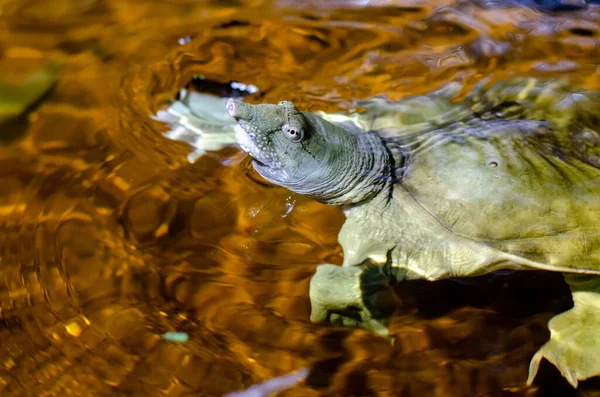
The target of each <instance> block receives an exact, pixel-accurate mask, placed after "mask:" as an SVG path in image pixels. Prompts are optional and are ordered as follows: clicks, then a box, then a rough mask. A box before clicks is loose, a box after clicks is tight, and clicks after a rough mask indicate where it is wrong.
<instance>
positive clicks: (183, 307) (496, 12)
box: [0, 0, 600, 397]
mask: <svg viewBox="0 0 600 397" xmlns="http://www.w3.org/2000/svg"><path fill="white" fill-rule="evenodd" d="M479 3H481V2H479ZM0 6H1V8H0V10H1V12H2V14H1V19H0V56H1V57H2V59H1V60H0V69H1V70H2V71H3V72H2V76H0V80H3V79H9V78H10V76H12V75H11V73H18V72H23V71H25V70H27V68H28V67H32V65H34V66H36V65H39V66H40V67H45V65H49V64H53V63H58V64H60V65H61V66H60V70H59V72H58V75H57V81H56V84H55V86H54V87H53V89H52V90H51V91H50V92H49V93H48V94H47V95H46V96H45V97H44V98H43V100H42V101H41V102H39V103H38V105H37V106H36V107H35V108H34V111H33V112H32V113H29V114H28V115H27V116H26V117H22V118H20V119H17V120H14V119H13V120H11V121H9V122H6V123H4V124H3V126H2V130H1V131H0V134H2V137H1V139H0V140H1V144H0V320H1V321H0V395H2V396H3V397H4V396H7V397H8V396H46V395H60V396H65V395H74V396H92V395H98V396H128V395H131V396H158V395H168V396H220V395H222V394H224V393H227V392H231V391H235V390H240V389H242V388H245V387H248V386H250V385H252V384H255V383H257V382H260V381H263V380H266V379H269V378H272V377H274V376H278V375H282V374H285V373H288V372H291V371H294V370H296V369H298V368H301V367H308V368H310V369H311V373H310V375H309V377H308V378H307V380H306V382H305V383H303V384H301V385H298V386H297V387H295V388H292V389H290V390H288V391H286V392H283V393H282V394H281V395H283V396H290V397H291V396H330V395H331V396H352V395H357V396H358V395H360V396H492V395H493V396H542V395H560V396H574V395H580V396H594V395H600V383H599V382H598V381H595V380H592V381H588V382H584V383H583V384H582V385H581V386H580V390H579V391H578V392H575V391H574V390H572V389H570V388H569V387H568V385H567V384H566V382H565V381H564V380H563V379H562V378H561V377H560V376H559V374H558V372H557V371H556V370H555V369H554V368H553V367H551V366H550V365H545V366H544V367H543V369H542V373H541V375H540V376H539V378H538V380H537V382H536V384H535V386H534V387H531V388H525V387H524V383H525V379H526V374H527V366H528V363H529V360H530V358H531V356H532V355H533V353H534V352H535V351H536V350H537V348H538V347H539V346H541V345H542V344H543V343H544V342H545V341H546V340H547V338H548V331H547V330H546V322H547V320H548V319H549V318H550V317H552V316H553V315H554V314H555V313H558V312H560V311H563V310H565V309H566V308H568V307H569V306H570V305H571V301H570V296H569V294H568V290H567V288H566V287H565V285H564V284H563V283H562V279H561V276H560V275H557V274H545V273H537V272H532V273H515V274H512V275H490V276H487V277H482V278H477V279H472V280H449V281H444V282H440V283H435V284H431V283H425V282H418V283H412V284H408V285H404V286H402V289H400V290H399V291H398V293H399V295H400V296H401V298H402V299H403V301H404V304H403V306H402V307H400V308H399V309H398V311H397V313H396V314H395V316H394V318H393V324H392V327H391V329H392V333H393V334H395V336H396V342H395V344H394V346H390V345H389V344H388V343H387V342H386V341H385V340H383V339H380V338H378V337H375V336H373V335H371V334H369V333H367V332H365V331H361V330H351V329H339V328H337V329H336V328H333V327H328V326H325V325H313V324H311V323H310V321H309V311H310V306H309V300H308V282H309V279H310V277H311V275H312V274H313V272H314V269H315V266H316V265H317V264H319V263H322V262H330V263H340V262H341V258H340V254H341V251H340V249H339V247H338V246H337V232H338V230H339V227H340V226H341V224H342V222H343V215H342V214H341V212H340V211H338V210H336V209H333V208H329V207H326V206H323V205H320V204H318V203H315V202H313V201H310V200H307V199H304V198H302V197H298V196H295V195H292V194H290V193H289V192H287V191H285V190H283V189H281V188H276V187H271V186H265V185H261V184H260V183H257V182H256V181H255V180H254V179H253V178H250V177H249V176H248V175H247V174H248V170H247V167H244V162H243V158H244V155H243V154H241V153H240V152H239V151H238V150H237V149H235V148H230V149H225V150H222V151H220V152H218V153H210V154H208V155H207V156H205V157H203V158H202V159H201V160H199V161H198V162H196V163H195V164H189V163H188V162H187V160H186V154H187V153H188V152H189V151H190V149H189V148H188V147H187V146H186V145H185V144H184V143H179V142H174V141H170V140H168V139H166V138H164V137H163V136H162V132H164V131H165V130H166V129H167V128H166V126H164V125H163V124H161V123H159V122H156V121H153V120H151V119H150V117H149V116H150V115H151V114H154V113H155V112H156V111H157V110H159V109H161V108H163V107H164V105H165V101H166V100H168V99H169V98H171V97H173V96H174V95H175V94H176V92H177V91H178V90H179V89H180V88H181V87H183V86H185V85H186V84H187V83H188V82H189V81H190V80H191V79H192V77H193V76H194V75H196V74H200V75H203V76H206V77H207V78H208V79H211V80H214V81H220V82H227V81H230V80H238V81H242V82H244V83H248V84H254V85H256V86H257V87H258V88H259V89H260V92H259V93H258V94H255V95H252V96H249V97H248V100H249V101H251V102H262V101H265V102H278V101H280V100H282V99H288V100H292V101H295V102H296V103H297V105H298V106H299V107H301V108H304V109H307V110H317V109H318V110H325V111H334V110H340V109H344V108H347V107H348V106H349V105H350V101H351V100H352V99H361V98H367V97H370V96H373V95H387V96H389V97H390V98H401V97H403V96H406V95H412V94H417V93H424V92H427V91H430V90H432V89H435V88H437V87H438V86H439V85H440V84H441V83H443V82H448V81H453V80H460V81H463V82H464V83H465V84H466V85H467V86H471V85H473V84H474V83H476V82H477V81H478V80H479V79H480V78H482V77H485V76H488V75H492V76H494V77H498V78H500V77H504V76H509V75H524V74H526V75H537V76H545V77H560V78H563V79H566V80H569V81H571V82H572V83H574V84H580V85H583V86H586V87H587V88H600V72H599V65H600V46H599V44H600V42H599V37H600V23H599V21H600V8H598V7H596V6H592V5H590V6H587V8H586V9H585V10H584V11H574V12H565V13H562V14H548V13H540V12H538V11H534V10H532V9H529V8H523V7H513V8H498V7H481V6H479V5H477V3H473V2H469V1H462V0H461V1H458V2H455V1H443V0H435V1H427V2H424V1H417V0H405V1H398V2H393V1H371V2H369V1H358V0H357V1H347V2H342V1H337V0H336V1H328V2H325V1H316V0H315V1H308V0H304V1H298V0H296V1H294V0H282V1H280V2H278V3H268V2H266V1H257V2H250V1H235V0H228V1H216V0H215V1H192V0H170V1H158V0H145V1H142V0H59V1H53V2H49V1H46V0H28V1H25V0H20V1H8V2H7V1H0ZM3 76H4V77H3ZM167 331H183V332H187V333H188V334H189V336H190V340H189V341H188V342H185V343H173V342H169V341H165V340H163V339H161V336H160V335H161V334H163V333H164V332H167Z"/></svg>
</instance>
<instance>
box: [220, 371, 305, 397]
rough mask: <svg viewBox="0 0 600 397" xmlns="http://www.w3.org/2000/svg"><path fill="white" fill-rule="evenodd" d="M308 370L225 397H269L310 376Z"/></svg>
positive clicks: (268, 381) (279, 377) (280, 377)
mask: <svg viewBox="0 0 600 397" xmlns="http://www.w3.org/2000/svg"><path fill="white" fill-rule="evenodd" d="M308 373H309V370H308V368H302V369H300V370H298V371H296V372H292V373H291V374H287V375H282V376H278V377H276V378H273V379H269V380H267V381H265V382H263V383H259V384H257V385H254V386H250V387H249V388H247V389H246V390H244V391H240V392H234V393H228V394H226V395H225V396H223V397H267V396H270V395H272V394H273V393H277V392H280V391H282V390H285V389H287V388H289V387H292V386H294V385H295V384H297V383H298V382H300V381H302V380H304V379H305V378H306V377H307V376H308Z"/></svg>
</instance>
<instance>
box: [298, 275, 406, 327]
mask: <svg viewBox="0 0 600 397" xmlns="http://www.w3.org/2000/svg"><path fill="white" fill-rule="evenodd" d="M310 301H311V315H310V319H311V321H312V322H315V323H317V322H330V323H332V324H334V325H339V326H345V327H359V328H364V329H367V330H369V331H371V332H374V333H376V334H378V335H382V336H387V335H388V328H387V324H388V320H389V317H390V316H391V314H392V312H393V311H394V308H395V295H394V292H393V290H392V289H391V288H390V287H389V281H388V279H387V277H386V276H385V275H384V274H383V272H382V271H381V267H380V266H346V267H341V266H335V265H330V264H324V265H319V266H318V267H317V271H316V273H315V275H314V276H313V278H312V279H311V281H310Z"/></svg>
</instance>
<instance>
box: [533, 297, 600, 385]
mask: <svg viewBox="0 0 600 397" xmlns="http://www.w3.org/2000/svg"><path fill="white" fill-rule="evenodd" d="M573 301H574V302H575V305H574V307H573V308H572V309H570V310H568V311H566V312H564V313H561V314H559V315H557V316H555V317H553V318H552V319H551V320H550V321H549V322H548V328H549V329H550V340H549V341H548V342H546V344H545V345H544V346H542V347H541V348H540V350H538V352H537V353H536V354H535V355H534V356H533V358H532V359H531V363H530V364H529V378H528V379H527V384H528V385H530V384H531V383H532V382H533V380H534V378H535V376H536V374H537V372H538V368H539V365H540V362H541V360H542V359H543V358H545V359H546V360H548V361H550V362H551V363H552V364H554V365H555V366H556V367H557V368H558V369H559V370H560V372H561V374H562V375H563V376H564V377H565V379H567V381H568V382H569V383H570V384H571V386H573V387H574V388H577V384H578V382H579V381H580V380H585V379H588V378H591V377H593V376H600V294H598V293H595V292H575V293H573Z"/></svg>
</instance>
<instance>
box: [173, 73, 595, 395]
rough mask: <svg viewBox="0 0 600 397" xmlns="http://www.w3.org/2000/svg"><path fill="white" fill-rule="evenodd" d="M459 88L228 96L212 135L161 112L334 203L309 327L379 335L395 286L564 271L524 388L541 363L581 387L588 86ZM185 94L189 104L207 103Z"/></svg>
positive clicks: (591, 275) (588, 244) (587, 306)
mask: <svg viewBox="0 0 600 397" xmlns="http://www.w3.org/2000/svg"><path fill="white" fill-rule="evenodd" d="M458 89H460V87H456V86H454V85H449V86H447V87H445V88H443V89H441V90H439V91H437V92H434V93H432V94H430V95H427V96H418V97H411V98H406V99H403V100H401V101H397V102H392V101H387V100H383V99H372V100H368V101H362V102H359V103H358V106H360V108H362V109H363V111H361V112H354V113H352V114H349V115H343V114H329V115H327V114H321V113H319V114H314V113H310V112H302V111H300V110H298V109H296V107H295V106H294V105H293V104H292V103H291V102H287V101H283V102H280V103H279V104H277V105H271V104H261V105H250V104H247V103H244V102H243V101H240V100H234V99H230V100H229V101H228V102H227V103H226V104H225V102H223V105H224V108H225V109H226V111H227V113H229V115H230V116H231V117H232V120H231V121H230V122H227V123H226V124H222V123H221V124H218V123H216V122H214V120H216V119H212V120H213V125H217V124H218V128H216V129H212V130H211V128H210V126H211V121H210V117H209V116H207V114H206V113H205V114H202V112H201V111H199V112H196V113H190V114H188V116H187V117H186V118H185V120H186V121H185V123H187V125H186V126H185V127H182V126H181V124H182V123H183V121H181V120H182V119H181V118H180V117H179V118H178V117H176V116H175V115H172V114H171V115H169V117H164V116H165V115H167V113H168V111H167V112H166V113H163V117H162V118H163V119H166V120H167V121H169V122H170V123H171V124H172V125H173V126H176V127H175V130H174V131H175V132H174V133H177V131H179V132H181V131H183V130H185V131H187V134H188V139H187V140H188V141H191V142H192V143H196V146H197V147H198V146H202V144H201V140H202V139H204V140H208V141H211V142H214V141H220V142H221V143H223V144H227V143H233V137H234V136H235V138H236V140H237V142H238V144H239V145H240V146H241V148H242V149H243V150H244V151H246V152H247V153H248V154H249V155H250V156H251V157H252V158H253V167H254V168H255V170H256V171H257V172H258V173H259V174H260V175H262V176H263V177H264V178H266V179H267V180H269V181H270V182H272V183H274V184H277V185H280V186H283V187H285V188H287V189H289V190H291V191H294V192H296V193H299V194H303V195H306V196H308V197H312V198H314V199H316V200H318V201H320V202H322V203H325V204H329V205H333V206H337V207H341V208H344V209H345V212H346V216H347V218H346V222H345V223H344V225H343V227H342V229H341V231H340V233H339V243H340V244H341V246H342V248H343V252H344V261H343V265H342V266H341V267H340V266H335V265H331V264H322V265H319V266H318V267H317V270H316V274H315V275H314V276H313V278H312V280H311V283H310V300H311V306H312V312H311V320H312V321H314V322H322V321H329V322H332V323H334V324H338V325H344V326H356V327H363V328H366V329H369V330H371V331H373V332H376V333H378V334H383V335H385V334H386V333H387V321H388V318H389V316H390V313H391V309H392V307H393V304H392V299H391V298H392V297H393V296H392V295H391V294H392V292H391V291H392V290H391V288H390V286H393V285H394V286H395V285H397V284H399V283H401V282H402V281H403V280H411V279H420V278H424V279H427V280H439V279H443V278H447V277H466V276H476V275H481V274H484V273H487V272H491V271H495V270H498V269H503V268H505V269H506V268H508V269H523V270H525V269H543V270H548V271H556V272H562V273H563V274H564V276H565V279H566V281H567V283H568V284H569V286H570V288H571V290H572V293H573V301H574V307H573V308H572V309H570V310H568V311H566V312H564V313H561V314H558V315H557V316H555V317H554V318H552V319H551V320H550V322H549V324H548V325H549V328H550V331H551V337H550V340H549V341H548V342H547V343H546V344H545V345H544V346H543V347H542V348H541V349H540V350H539V351H538V352H537V353H536V354H535V356H534V357H533V359H532V361H531V364H530V368H529V379H528V382H529V383H531V382H532V381H533V379H534V377H535V375H536V373H537V371H538V366H539V364H540V361H541V360H542V359H543V358H546V359H547V360H549V361H550V362H552V363H553V364H554V365H555V366H556V367H558V369H559V370H560V371H561V373H562V375H563V376H564V377H565V378H566V379H567V380H568V381H569V383H570V384H571V385H573V386H574V387H577V384H578V381H579V380H584V379H587V378H589V377H593V376H597V375H600V277H599V276H598V274H600V137H599V135H598V133H597V131H596V130H597V129H598V128H599V126H600V124H599V119H600V113H599V110H600V92H596V91H585V90H581V89H576V88H574V87H571V86H569V85H567V84H565V83H563V82H559V81H540V80H536V79H528V78H520V79H515V80H510V81H504V82H498V83H495V84H494V85H491V86H490V87H487V86H486V85H485V84H483V83H482V84H480V85H479V86H478V87H476V88H475V89H474V90H473V91H472V92H471V93H470V94H469V95H468V96H467V97H466V98H465V99H464V100H462V101H460V102H459V103H456V101H454V100H453V98H454V97H455V95H456V93H457V92H458V91H457V90H458ZM194 95H197V96H196V97H194V96H190V97H188V98H184V101H188V105H190V102H195V103H194V104H193V105H194V106H190V108H193V107H195V108H196V109H201V108H202V107H203V106H202V104H203V103H205V102H206V104H208V102H211V101H213V102H214V101H215V99H210V98H209V97H206V96H202V95H199V94H194ZM181 103H182V102H178V104H179V105H181ZM207 108H210V106H208V107H207ZM196 116H197V117H196ZM217 119H219V120H222V119H223V118H222V115H219V117H218V118H217ZM190 120H191V121H190ZM178 123H179V124H178ZM183 124H184V123H183ZM190 126H191V127H190ZM190 131H191V132H190ZM190 134H191V135H195V136H196V138H194V139H191V140H190V139H189V136H191V135H190ZM198 134H199V135H198ZM180 135H181V134H180ZM183 135H185V134H183ZM171 137H172V138H177V136H171ZM217 137H219V138H217ZM180 138H181V137H180ZM200 138H201V139H200ZM182 139H184V140H185V139H186V138H185V137H184V138H182ZM211 139H212V140H211ZM213 147H214V146H213ZM400 290H401V289H400Z"/></svg>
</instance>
